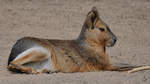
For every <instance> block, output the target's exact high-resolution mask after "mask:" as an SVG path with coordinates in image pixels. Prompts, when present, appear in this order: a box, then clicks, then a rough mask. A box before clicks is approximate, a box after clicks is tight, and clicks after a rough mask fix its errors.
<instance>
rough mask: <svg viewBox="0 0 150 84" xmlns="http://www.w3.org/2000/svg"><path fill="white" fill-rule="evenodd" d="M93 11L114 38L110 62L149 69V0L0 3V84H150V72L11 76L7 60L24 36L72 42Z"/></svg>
mask: <svg viewBox="0 0 150 84" xmlns="http://www.w3.org/2000/svg"><path fill="white" fill-rule="evenodd" d="M92 6H96V7H97V8H98V10H99V13H100V16H101V18H102V19H103V20H104V21H105V22H106V23H107V24H108V25H109V26H110V27H111V30H112V31H113V32H114V33H115V34H116V36H117V37H118V42H117V44H116V45H115V46H114V47H112V48H108V49H107V53H108V55H109V56H110V58H111V62H112V63H127V64H133V65H150V0H1V1H0V53H1V54H0V84H150V70H147V71H141V72H136V73H133V74H127V72H110V71H105V72H102V71H101V72H85V73H54V74H40V75H26V74H12V73H11V72H9V71H8V70H7V68H6V67H7V59H8V56H9V54H10V50H11V47H12V45H13V44H14V43H15V42H16V40H17V39H19V38H21V37H24V36H33V37H40V38H51V39H52V38H57V39H74V38H76V37H77V36H78V34H79V32H80V30H81V26H82V24H83V22H84V20H85V17H86V14H87V12H88V11H89V10H90V9H91V7H92Z"/></svg>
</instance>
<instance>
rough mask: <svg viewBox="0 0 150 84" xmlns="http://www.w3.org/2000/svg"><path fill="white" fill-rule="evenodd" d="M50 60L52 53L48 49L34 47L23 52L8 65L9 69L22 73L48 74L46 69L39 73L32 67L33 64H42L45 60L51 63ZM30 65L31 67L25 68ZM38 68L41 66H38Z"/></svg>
mask: <svg viewBox="0 0 150 84" xmlns="http://www.w3.org/2000/svg"><path fill="white" fill-rule="evenodd" d="M48 59H50V52H49V51H48V50H47V49H45V48H43V47H33V48H30V49H27V50H26V51H24V52H22V53H21V54H19V55H18V56H17V57H16V58H15V59H14V60H12V61H11V62H10V64H9V65H8V69H9V70H18V71H20V72H24V73H32V74H34V73H39V72H46V71H48V69H46V68H42V69H40V70H39V71H37V70H36V69H34V68H33V67H32V62H33V63H34V62H40V61H43V60H47V61H49V60H48ZM28 63H29V64H30V66H29V67H26V66H24V65H26V64H28ZM37 66H40V65H37Z"/></svg>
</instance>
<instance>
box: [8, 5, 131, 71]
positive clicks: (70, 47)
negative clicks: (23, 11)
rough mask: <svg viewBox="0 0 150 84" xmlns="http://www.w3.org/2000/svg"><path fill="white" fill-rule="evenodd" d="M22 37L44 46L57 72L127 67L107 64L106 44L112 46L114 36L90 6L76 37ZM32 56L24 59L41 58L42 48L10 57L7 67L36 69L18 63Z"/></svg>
mask: <svg viewBox="0 0 150 84" xmlns="http://www.w3.org/2000/svg"><path fill="white" fill-rule="evenodd" d="M21 40H28V41H31V42H32V43H36V44H38V45H40V46H42V47H44V48H45V49H47V50H48V51H49V53H50V54H51V56H50V58H49V59H51V61H52V64H53V65H52V66H53V67H54V68H55V70H56V71H58V72H90V71H105V70H108V71H113V70H116V71H120V70H128V69H130V68H125V69H124V68H120V67H112V65H111V64H110V61H109V57H108V56H107V54H106V51H105V47H107V46H108V47H109V46H113V45H114V44H115V42H116V40H117V38H116V36H115V35H114V34H113V33H112V32H111V30H110V29H109V28H108V26H107V25H106V24H105V23H104V22H103V21H102V20H101V19H100V17H99V14H98V11H97V10H96V8H93V9H92V10H91V11H90V12H89V13H88V15H87V18H86V20H85V23H84V25H83V28H82V31H81V33H80V35H79V37H78V38H77V39H75V40H49V39H39V38H32V37H25V38H22V39H21ZM19 45H21V44H19ZM12 52H13V51H12ZM14 52H15V51H14ZM38 55H39V56H38ZM33 56H35V58H34V59H31V60H30V61H26V63H28V62H38V61H41V60H42V59H43V58H44V55H43V53H42V52H31V53H29V54H28V55H26V56H24V57H22V58H20V59H18V60H16V61H13V60H12V61H10V64H8V69H16V68H17V69H19V70H21V71H22V72H26V73H29V72H31V73H35V72H36V71H35V70H34V69H33V68H32V67H30V68H25V67H23V64H20V63H21V62H22V61H24V60H26V59H29V58H30V57H33ZM24 64H25V63H24ZM47 71H48V70H47V69H42V70H41V71H40V72H41V73H43V72H47Z"/></svg>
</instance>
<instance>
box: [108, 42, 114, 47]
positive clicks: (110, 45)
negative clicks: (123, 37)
mask: <svg viewBox="0 0 150 84" xmlns="http://www.w3.org/2000/svg"><path fill="white" fill-rule="evenodd" d="M115 44H116V42H109V43H107V44H106V45H105V46H106V47H113V46H114V45H115Z"/></svg>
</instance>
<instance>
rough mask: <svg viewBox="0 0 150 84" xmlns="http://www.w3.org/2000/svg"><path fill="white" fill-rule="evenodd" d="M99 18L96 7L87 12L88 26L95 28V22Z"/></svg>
mask: <svg viewBox="0 0 150 84" xmlns="http://www.w3.org/2000/svg"><path fill="white" fill-rule="evenodd" d="M97 20H99V14H98V11H97V8H96V7H93V8H92V10H91V11H90V12H89V13H88V14H87V19H86V24H87V27H88V28H91V29H94V23H96V21H97Z"/></svg>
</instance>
